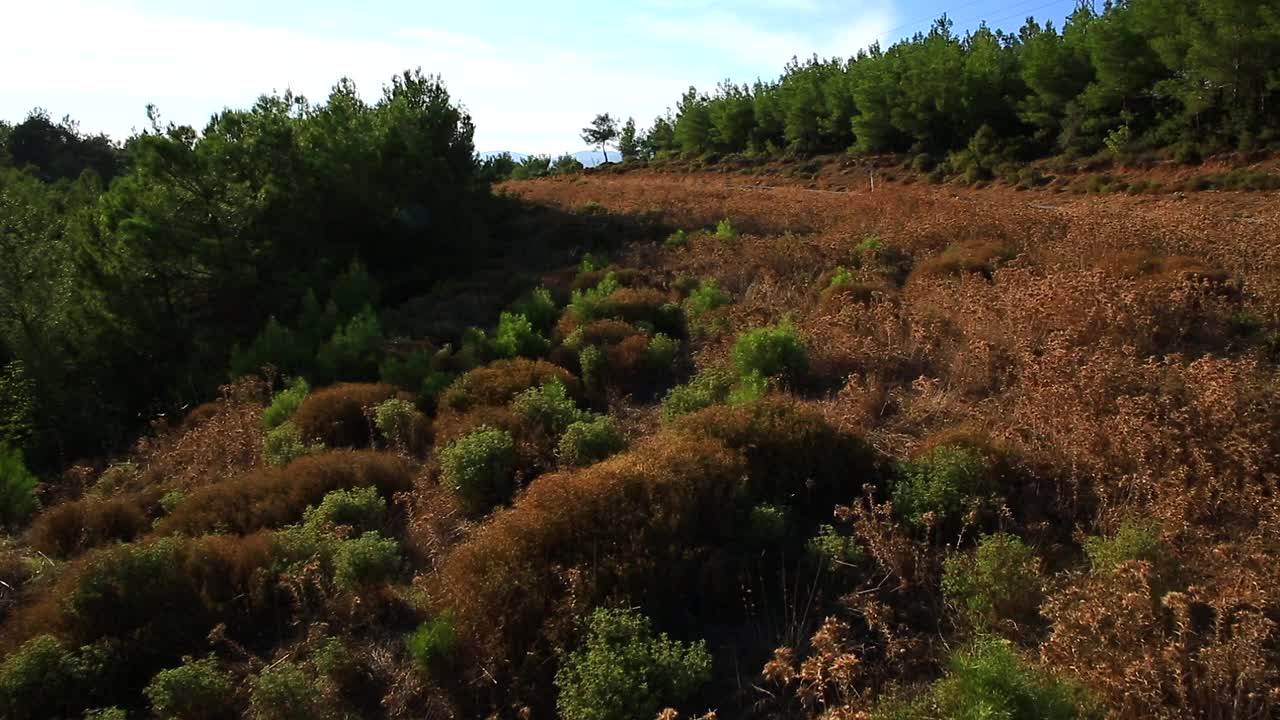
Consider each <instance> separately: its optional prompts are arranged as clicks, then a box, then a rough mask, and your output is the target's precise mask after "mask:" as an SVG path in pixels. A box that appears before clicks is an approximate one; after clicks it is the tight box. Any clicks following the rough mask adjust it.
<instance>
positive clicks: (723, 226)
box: [715, 218, 738, 240]
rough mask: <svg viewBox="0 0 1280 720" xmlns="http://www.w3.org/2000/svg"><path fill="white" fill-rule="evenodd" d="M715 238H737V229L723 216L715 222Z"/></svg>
mask: <svg viewBox="0 0 1280 720" xmlns="http://www.w3.org/2000/svg"><path fill="white" fill-rule="evenodd" d="M715 236H716V239H717V240H737V239H738V231H737V230H736V229H735V228H734V227H733V223H731V222H729V218H725V219H723V220H721V221H720V222H718V223H716V233H715Z"/></svg>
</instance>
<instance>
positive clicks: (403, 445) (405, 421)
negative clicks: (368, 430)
mask: <svg viewBox="0 0 1280 720" xmlns="http://www.w3.org/2000/svg"><path fill="white" fill-rule="evenodd" d="M425 422H426V419H425V418H424V417H422V414H421V413H419V412H418V409H417V408H415V407H414V406H413V403H411V402H409V401H408V400H401V399H400V398H391V399H390V400H384V401H382V402H380V403H378V404H377V405H376V406H374V408H373V426H374V427H376V428H377V429H378V434H379V435H381V436H382V438H383V439H384V440H386V441H387V443H388V444H389V445H390V446H391V447H393V448H399V449H404V450H409V449H413V448H415V447H417V445H419V440H420V437H419V436H420V434H421V433H422V425H423V423H425Z"/></svg>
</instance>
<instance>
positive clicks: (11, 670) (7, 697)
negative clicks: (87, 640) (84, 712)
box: [0, 635, 109, 720]
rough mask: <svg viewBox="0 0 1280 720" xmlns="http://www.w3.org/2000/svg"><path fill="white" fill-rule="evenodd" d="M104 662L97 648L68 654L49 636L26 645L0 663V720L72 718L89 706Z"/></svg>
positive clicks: (104, 654)
mask: <svg viewBox="0 0 1280 720" xmlns="http://www.w3.org/2000/svg"><path fill="white" fill-rule="evenodd" d="M108 660H109V657H108V656H107V654H106V653H105V652H104V650H103V649H102V648H97V647H82V648H80V649H79V650H73V649H69V648H67V647H65V646H64V645H63V643H62V642H61V641H59V640H58V639H57V638H55V637H54V636H52V635H38V636H36V637H34V638H32V639H30V640H28V641H26V642H25V643H23V644H22V645H21V646H20V647H18V648H17V649H16V650H14V651H13V652H11V653H10V654H9V655H8V656H7V657H5V658H4V660H3V662H2V663H0V717H4V718H6V720H43V718H49V717H59V716H62V717H73V716H74V715H75V713H77V712H78V711H79V710H81V709H83V708H84V707H86V705H87V703H89V702H92V696H93V693H94V690H95V688H96V687H97V686H98V683H99V682H100V679H101V677H102V675H103V673H104V671H105V670H106V665H107V662H108Z"/></svg>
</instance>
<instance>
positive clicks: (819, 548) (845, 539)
mask: <svg viewBox="0 0 1280 720" xmlns="http://www.w3.org/2000/svg"><path fill="white" fill-rule="evenodd" d="M805 548H806V549H807V550H808V551H809V552H810V553H812V554H813V555H814V556H816V557H819V558H822V559H824V560H826V561H827V562H832V563H836V562H840V563H854V562H857V561H859V560H861V559H862V558H863V557H865V556H866V553H865V552H864V551H863V549H862V546H861V545H859V544H858V541H857V540H855V539H854V538H852V537H849V536H848V535H841V534H840V531H839V530H836V529H835V527H834V526H832V525H819V526H818V534H817V535H814V536H813V537H811V538H809V542H808V544H807V545H806V546H805Z"/></svg>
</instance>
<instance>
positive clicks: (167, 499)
mask: <svg viewBox="0 0 1280 720" xmlns="http://www.w3.org/2000/svg"><path fill="white" fill-rule="evenodd" d="M186 496H187V494H186V493H184V492H183V491H181V490H170V491H169V492H167V493H165V494H164V495H161V496H160V509H161V510H163V511H164V514H165V515H168V514H169V513H171V512H173V511H174V509H176V508H177V507H178V505H179V504H180V503H181V502H182V500H183V499H184V498H186Z"/></svg>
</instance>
